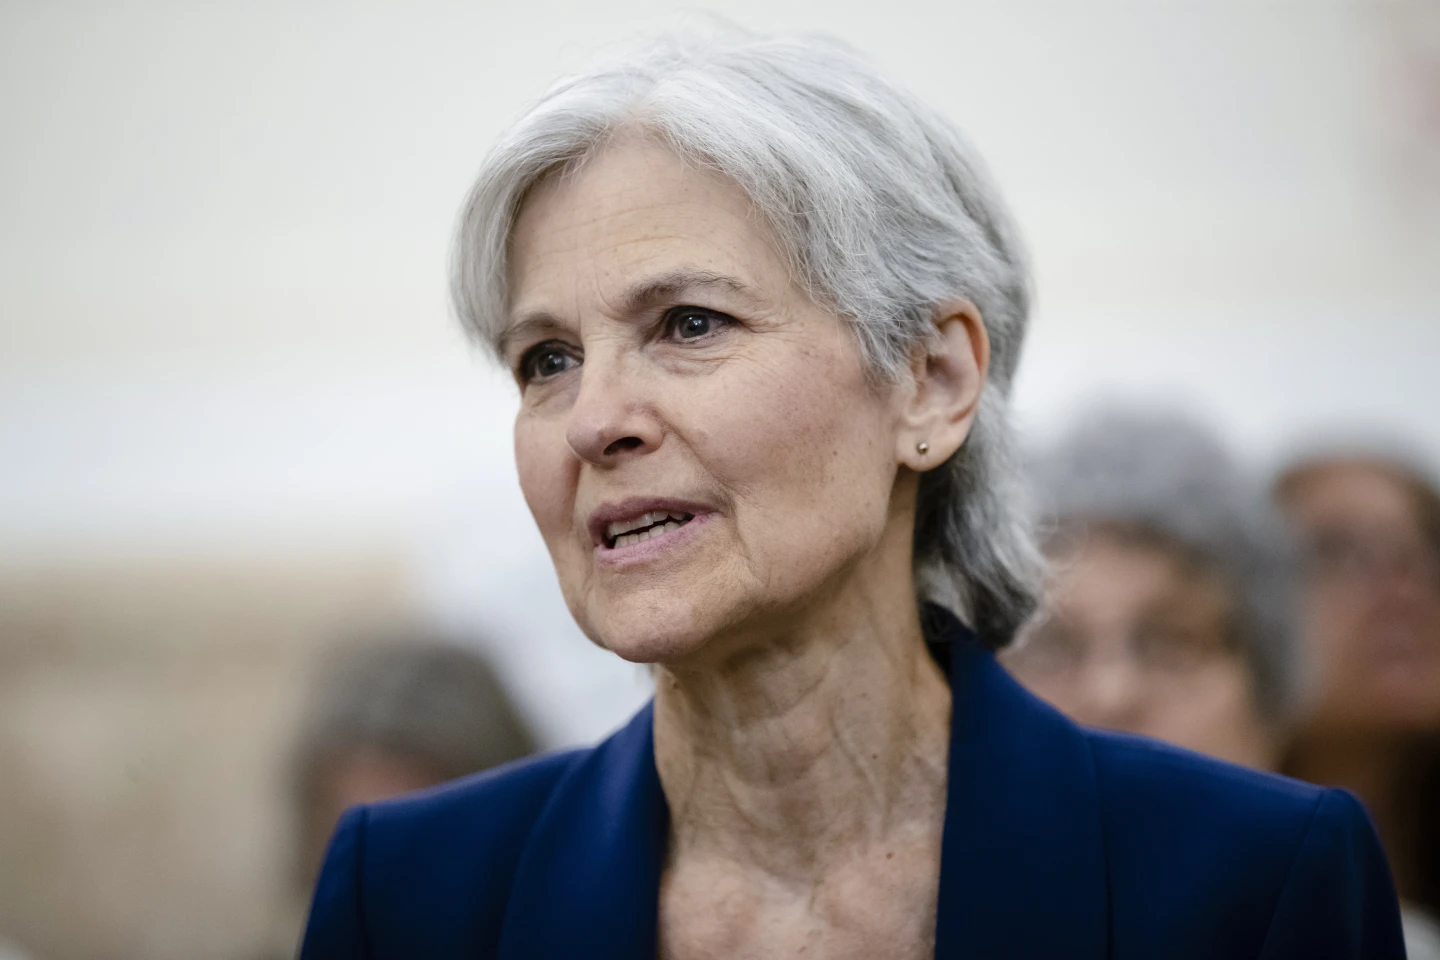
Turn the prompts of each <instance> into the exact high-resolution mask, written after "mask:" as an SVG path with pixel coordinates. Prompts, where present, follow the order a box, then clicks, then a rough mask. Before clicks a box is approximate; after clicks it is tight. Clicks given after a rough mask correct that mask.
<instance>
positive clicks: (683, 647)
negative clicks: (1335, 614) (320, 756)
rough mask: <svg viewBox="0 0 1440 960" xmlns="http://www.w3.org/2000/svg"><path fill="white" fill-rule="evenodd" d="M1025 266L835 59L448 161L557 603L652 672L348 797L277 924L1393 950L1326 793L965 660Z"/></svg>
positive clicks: (1018, 584) (962, 150)
mask: <svg viewBox="0 0 1440 960" xmlns="http://www.w3.org/2000/svg"><path fill="white" fill-rule="evenodd" d="M1027 282H1028V277H1027V273H1026V271H1025V268H1024V265H1023V263H1022V260H1021V257H1020V255H1019V252H1018V247H1017V242H1016V238H1015V235H1014V232H1013V230H1012V229H1011V227H1010V225H1009V221H1008V219H1007V218H1006V216H1005V215H1004V213H1003V211H1002V209H1001V207H1000V204H999V201H998V199H997V198H996V196H995V194H994V193H993V192H992V190H991V189H990V187H989V185H988V181H987V180H986V179H985V177H984V175H983V174H982V173H981V171H980V168H979V164H978V161H977V160H976V158H975V157H974V156H973V155H972V154H971V153H970V152H969V150H968V149H967V148H966V147H965V145H964V144H963V142H962V141H961V140H960V138H959V137H958V135H957V134H956V133H955V132H954V130H953V129H952V128H951V127H950V125H949V124H948V123H946V122H945V121H944V120H942V119H941V118H940V117H938V116H937V115H935V114H934V113H932V112H930V111H929V110H927V109H925V108H924V107H923V106H921V105H919V104H918V103H916V101H915V100H914V99H913V98H911V97H910V96H908V95H907V94H905V93H903V92H902V91H900V90H898V89H897V88H895V87H894V86H892V85H890V84H889V83H887V82H886V81H884V80H883V79H881V78H880V77H878V76H877V74H876V73H875V72H874V70H873V68H872V67H870V66H869V65H868V64H867V63H865V62H864V61H862V60H860V59H859V58H858V57H855V56H854V55H852V54H850V53H848V52H846V51H844V50H840V49H837V48H835V47H833V46H831V45H828V44H825V43H821V42H817V41H808V40H807V41H780V40H764V39H748V38H740V39H732V40H724V41H717V42H714V43H709V44H690V45H685V44H673V43H667V44H661V45H659V46H657V47H654V48H652V49H650V50H648V51H646V52H645V53H643V54H641V55H639V56H637V57H635V58H632V59H630V60H627V61H625V62H623V63H620V64H618V65H616V66H614V67H610V68H605V69H599V70H596V71H594V72H591V73H589V74H585V75H582V76H579V77H576V78H573V79H570V80H568V81H566V82H564V83H562V84H561V85H560V86H558V87H556V88H555V89H554V90H552V91H551V93H550V94H549V95H548V96H547V97H546V98H545V99H544V100H542V101H541V102H540V103H539V104H538V105H537V106H536V107H535V108H534V109H533V110H532V111H531V112H530V113H529V114H528V115H527V116H525V117H524V118H523V119H522V120H521V121H520V122H519V123H518V124H517V125H516V127H515V128H514V129H512V130H511V131H510V133H508V134H507V135H506V136H505V137H504V139H503V140H502V141H501V142H500V144H499V145H498V146H497V147H496V148H495V150H494V152H493V153H492V154H491V155H490V157H489V159H488V160H487V161H486V164H485V166H484V168H483V170H482V172H481V174H480V178H479V181H478V183H477V184H476V186H475V189H474V191H473V193H472V194H471V197H470V201H469V203H468V206H467V207H466V209H465V211H464V214H463V217H462V222H461V227H460V237H459V243H458V248H457V253H456V262H455V288H456V293H457V301H458V304H459V309H460V312H461V315H462V317H463V318H464V319H465V321H466V322H467V324H468V325H469V326H470V327H471V329H473V330H474V331H475V333H476V334H477V335H478V336H480V337H481V338H483V339H484V341H485V342H486V343H488V344H490V345H491V346H492V347H493V348H494V349H495V351H496V353H497V354H498V355H499V356H500V357H501V358H502V359H503V361H504V362H505V363H506V364H507V365H508V367H509V368H510V369H511V371H513V373H514V375H515V378H516V382H517V383H518V384H519V389H520V394H521V400H520V410H519V413H518V415H517V417H516V422H515V457H516V463H517V466H518V471H519V476H520V483H521V487H522V489H523V491H524V494H525V497H526V500H527V502H528V504H529V507H530V509H531V512H532V513H533V515H534V518H535V521H536V523H537V525H538V527H539V529H540V532H541V534H542V536H543V537H544V539H545V542H546V544H547V546H548V548H549V550H550V553H551V556H552V558H553V560H554V564H555V568H556V572H557V574H558V576H559V579H560V583H561V586H562V589H563V592H564V595H565V598H566V601H567V603H568V604H569V607H570V610H571V612H572V614H573V615H574V616H575V619H576V620H577V621H578V622H579V624H580V626H581V628H582V629H583V630H584V631H585V633H586V634H587V636H589V637H590V638H591V639H592V640H593V641H594V642H595V643H597V644H599V645H600V646H602V647H604V648H606V649H608V650H610V651H613V652H614V653H615V654H616V655H618V656H621V657H623V658H625V659H626V660H631V661H635V662H641V663H650V664H653V665H654V668H655V679H656V696H655V699H654V701H653V703H652V704H651V706H649V707H647V708H646V709H645V710H643V711H642V712H641V713H640V714H639V715H637V716H636V717H635V719H634V720H633V721H632V722H631V723H630V724H628V725H627V726H626V727H624V728H623V729H622V730H620V731H619V732H618V733H616V734H615V735H614V736H612V737H611V738H609V739H608V740H606V741H605V742H603V743H602V744H600V745H599V746H597V747H595V748H594V749H589V750H580V751H575V752H571V753H566V754H561V755H558V756H551V757H547V758H545V759H541V760H538V761H534V762H530V763H526V764H521V765H519V766H514V767H510V768H507V769H505V770H504V771H503V772H499V773H496V774H492V775H487V776H482V777H481V778H479V779H476V780H471V781H462V783H461V785H460V786H456V787H447V788H443V789H441V790H440V791H438V792H435V793H430V794H428V795H422V796H421V797H419V798H416V799H410V800H403V801H398V802H395V803H392V804H388V805H386V804H382V805H377V806H374V807H361V808H359V809H357V810H355V811H352V812H350V813H349V814H347V815H346V817H345V818H344V819H343V820H342V822H341V824H340V826H339V827H338V828H337V831H336V835H335V838H334V840H333V841H332V844H331V849H330V852H329V854H328V857H327V862H326V865H325V867H324V871H323V874H322V876H321V879H320V882H319V884H318V886H317V891H316V897H315V902H314V906H313V908H312V917H311V921H310V927H309V930H308V933H307V940H306V945H305V954H306V956H308V957H348V956H355V957H360V956H364V957H370V958H381V957H407V958H410V957H462V956H463V957H506V958H518V957H557V958H558V957H566V958H573V957H655V956H657V955H658V956H662V957H676V958H702V957H758V956H765V957H770V956H782V955H790V956H796V955H803V956H822V957H887V958H918V957H930V956H937V957H962V956H963V957H998V956H1005V957H1047V958H1049V957H1060V956H1063V957H1068V958H1085V957H1102V956H1109V957H1117V958H1119V957H1147V958H1151V957H1157V956H1166V957H1171V958H1177V957H1201V956H1205V957H1210V956H1214V957H1221V956H1223V957H1238V956H1264V957H1279V956H1287V957H1288V956H1309V957H1316V956H1319V957H1324V956H1345V957H1352V956H1353V957H1359V956H1362V955H1363V956H1366V957H1399V956H1401V953H1400V946H1399V940H1398V938H1399V926H1398V919H1397V913H1396V907H1395V901H1394V894H1393V892H1392V891H1391V889H1390V886H1389V881H1388V878H1387V874H1386V867H1385V863H1384V859H1383V856H1382V854H1381V853H1380V850H1379V848H1378V845H1377V843H1376V841H1375V839H1374V836H1373V833H1372V831H1371V829H1370V826H1369V823H1368V821H1367V820H1366V818H1365V815H1364V813H1363V812H1362V811H1361V809H1360V807H1359V805H1358V804H1357V803H1356V802H1355V801H1354V800H1353V799H1351V798H1350V797H1349V796H1348V795H1346V794H1343V793H1339V792H1324V791H1320V790H1318V789H1316V788H1312V787H1308V786H1303V785H1300V784H1295V783H1290V782H1285V781H1279V780H1272V779H1269V778H1266V777H1264V776H1261V775H1259V774H1252V773H1250V772H1248V771H1242V770H1239V769H1232V768H1230V767H1226V766H1221V765H1217V764H1216V763H1214V762H1211V761H1206V760H1202V759H1198V758H1194V757H1191V756H1189V755H1181V754H1175V753H1171V752H1169V751H1166V750H1164V749H1161V748H1157V747H1154V746H1151V745H1148V744H1146V743H1141V742H1135V741H1131V740H1124V739H1114V738H1111V737H1105V736H1101V735H1096V734H1089V733H1085V732H1083V731H1081V730H1080V729H1079V728H1078V727H1076V726H1074V725H1072V724H1071V723H1070V722H1069V721H1068V720H1065V719H1064V718H1063V717H1061V716H1060V715H1059V714H1058V713H1055V712H1054V711H1052V710H1051V709H1050V708H1048V707H1046V706H1044V705H1043V704H1041V703H1039V702H1038V701H1036V700H1034V699H1033V698H1031V697H1030V696H1029V695H1028V694H1026V693H1024V692H1023V691H1022V690H1021V689H1020V688H1019V687H1018V686H1017V685H1015V684H1014V683H1013V681H1011V680H1010V679H1009V678H1008V676H1007V675H1006V674H1005V673H1004V671H1003V669H1002V668H1001V667H999V666H998V665H997V664H996V663H995V661H994V659H993V656H992V654H991V652H990V650H991V648H993V647H998V646H1003V645H1004V644H1006V643H1007V642H1008V641H1009V640H1010V638H1011V637H1012V635H1013V634H1014V632H1015V630H1016V629H1017V628H1018V627H1019V626H1020V625H1021V624H1022V623H1023V622H1024V621H1025V619H1026V618H1027V617H1028V615H1029V614H1030V612H1031V610H1032V608H1033V607H1034V605H1035V595H1036V592H1037V586H1038V577H1037V572H1036V571H1037V563H1036V559H1035V554H1034V551H1033V550H1032V546H1031V542H1030V539H1029V537H1028V535H1027V532H1026V525H1025V523H1024V522H1023V520H1022V518H1021V516H1020V513H1019V512H1018V510H1017V508H1016V506H1015V504H1014V503H1013V501H1012V490H1013V484H1012V483H1011V478H1012V475H1011V471H1010V467H1009V460H1008V458H1007V452H1006V450H1007V441H1008V437H1007V433H1006V424H1005V412H1006V411H1005V403H1006V394H1007V392H1008V390H1009V387H1010V383H1011V380H1012V377H1013V375H1014V371H1015V365H1016V361H1017V359H1018V354H1019V347H1020V341H1021V336H1022V334H1023V330H1024V325H1025V320H1026V314H1027V309H1028V295H1027ZM917 594H918V595H919V596H922V597H925V598H927V599H929V600H932V601H942V602H943V603H944V604H946V605H948V609H947V608H946V607H945V606H942V605H940V604H933V603H932V604H931V605H927V606H925V607H923V608H922V607H921V606H920V604H918V603H917ZM927 640H928V641H930V642H929V644H928V645H927V642H926V641H927ZM1317 915H1318V916H1321V917H1323V918H1324V922H1322V923H1320V924H1318V925H1317V924H1316V923H1315V922H1314V918H1315V917H1316V916H1317Z"/></svg>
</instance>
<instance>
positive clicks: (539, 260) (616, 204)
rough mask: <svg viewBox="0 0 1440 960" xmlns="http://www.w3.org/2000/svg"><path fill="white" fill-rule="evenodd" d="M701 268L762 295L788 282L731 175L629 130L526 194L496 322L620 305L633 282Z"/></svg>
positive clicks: (780, 291)
mask: <svg viewBox="0 0 1440 960" xmlns="http://www.w3.org/2000/svg"><path fill="white" fill-rule="evenodd" d="M678 274H695V275H711V276H715V277H722V278H728V279H729V280H733V281H734V283H733V284H732V286H736V287H743V288H745V289H746V290H747V291H750V292H753V293H754V294H756V295H759V296H765V297H769V298H771V299H777V300H778V299H780V298H783V297H785V296H787V295H791V294H792V293H793V290H794V287H795V284H794V282H793V278H792V276H791V271H790V269H789V264H788V262H787V259H786V258H785V257H784V256H783V255H782V253H781V251H780V249H779V247H778V244H777V243H776V241H775V238H774V236H773V233H772V231H771V230H770V229H769V227H768V225H767V224H766V222H765V220H764V218H763V217H761V216H760V215H759V214H758V212H757V211H756V209H755V207H754V205H753V204H752V203H751V202H750V199H749V197H748V196H746V194H745V192H744V191H743V190H742V189H741V188H740V187H739V186H738V185H737V184H735V183H734V182H732V181H730V180H728V179H725V178H724V177H721V176H720V175H718V174H716V173H714V172H712V171H709V170H707V169H705V168H703V167H701V166H700V165H698V164H695V163H693V162H687V161H685V160H682V159H680V158H678V157H676V156H675V155H674V154H673V153H671V152H670V151H668V150H666V149H665V148H663V147H661V146H659V145H657V144H654V143H651V142H649V141H646V140H641V139H637V138H631V139H627V140H623V141H620V142H617V143H613V144H611V145H608V146H606V147H604V148H603V149H601V150H600V151H598V152H597V153H595V154H594V155H593V156H591V157H589V158H587V159H586V160H585V161H584V162H582V163H579V164H576V165H574V166H572V167H570V168H567V169H563V170H560V171H556V172H554V173H552V174H550V175H549V176H547V177H546V178H544V179H543V180H542V181H540V182H539V183H537V184H536V185H535V186H534V187H533V188H532V189H531V190H530V192H529V193H528V194H527V195H526V197H525V199H524V201H523V203H522V204H521V207H520V210H519V213H518V215H517V217H516V221H515V226H514V229H513V230H512V232H511V236H510V243H509V250H508V277H507V286H508V288H509V294H510V296H509V310H508V315H507V322H508V323H510V324H514V323H515V322H516V321H517V319H519V318H523V317H526V316H529V315H533V314H535V313H538V312H545V313H557V312H566V313H571V312H574V311H577V310H591V309H601V310H606V311H608V312H612V313H615V312H622V311H623V309H624V307H625V306H626V305H627V304H628V303H630V302H631V301H633V300H634V299H635V298H634V297H633V296H632V294H633V293H634V292H635V290H636V289H637V287H638V286H642V285H645V284H652V285H653V284H654V283H655V282H656V281H657V278H662V277H667V276H674V275H678Z"/></svg>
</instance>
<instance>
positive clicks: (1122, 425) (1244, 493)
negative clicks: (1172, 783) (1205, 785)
mask: <svg viewBox="0 0 1440 960" xmlns="http://www.w3.org/2000/svg"><path fill="white" fill-rule="evenodd" d="M1031 483H1032V484H1033V486H1034V494H1035V497H1036V501H1037V505H1038V506H1039V507H1040V510H1041V512H1042V515H1043V517H1044V529H1045V534H1046V536H1045V540H1044V546H1045V552H1046V555H1047V558H1048V560H1049V561H1050V564H1051V572H1050V579H1049V583H1048V584H1047V588H1048V589H1047V593H1046V599H1045V601H1044V604H1043V607H1042V612H1041V614H1040V616H1038V617H1037V618H1036V619H1035V620H1034V621H1033V622H1032V623H1031V624H1030V626H1029V627H1028V628H1027V629H1026V630H1025V632H1024V634H1023V637H1022V639H1021V640H1020V642H1019V643H1017V645H1016V646H1015V647H1014V648H1013V649H1011V650H1009V651H1006V654H1005V656H1004V661H1005V663H1006V665H1007V666H1009V667H1010V669H1011V671H1012V672H1013V673H1014V674H1015V675H1016V676H1017V677H1018V678H1019V679H1020V680H1021V682H1023V683H1024V684H1025V685H1026V686H1028V687H1029V688H1030V689H1031V690H1032V691H1034V692H1035V693H1037V694H1039V695H1040V696H1041V697H1043V698H1044V699H1045V700H1048V701H1049V702H1050V703H1052V704H1054V705H1055V706H1056V707H1059V708H1060V709H1061V710H1062V711H1064V712H1065V713H1066V714H1068V715H1069V716H1070V717H1072V718H1074V719H1075V720H1077V721H1078V722H1080V723H1083V724H1086V725H1089V726H1095V727H1103V728H1106V729H1110V730H1119V731H1124V732H1127V733H1136V734H1143V735H1145V736H1149V737H1154V738H1156V739H1159V740H1165V741H1168V742H1170V743H1174V744H1177V745H1179V746H1182V747H1186V748H1188V749H1191V750H1195V751H1198V752H1200V753H1206V754H1209V755H1211V756H1215V757H1219V758H1220V759H1222V760H1228V761H1231V762H1233V763H1241V764H1245V765H1247V766H1251V767H1255V768H1258V769H1262V770H1271V769H1274V768H1275V767H1276V765H1277V764H1278V762H1279V758H1280V752H1281V750H1282V749H1283V747H1284V742H1285V736H1286V732H1287V723H1288V721H1289V720H1290V718H1291V715H1292V711H1293V709H1294V707H1295V705H1296V701H1297V697H1298V695H1299V694H1300V692H1301V687H1302V682H1301V663H1300V661H1299V658H1298V656H1297V646H1296V644H1297V641H1296V637H1295V624H1294V613H1295V610H1294V606H1293V604H1294V599H1295V598H1294V586H1295V563H1294V551H1293V550H1292V549H1290V545H1289V540H1288V538H1287V536H1286V533H1285V530H1284V527H1283V524H1282V522H1281V521H1280V519H1279V517H1278V516H1277V515H1276V513H1275V511H1274V509H1273V508H1272V507H1271V506H1270V504H1269V502H1268V500H1267V498H1266V497H1265V496H1264V493H1263V491H1262V490H1261V488H1260V486H1259V485H1258V484H1257V483H1255V482H1253V481H1252V480H1250V479H1248V478H1247V477H1246V476H1244V475H1243V474H1242V472H1241V471H1240V469H1239V468H1238V467H1237V465H1236V464H1235V462H1234V461H1233V460H1232V459H1231V457H1230V455H1229V454H1228V453H1227V451H1226V450H1225V449H1224V447H1223V446H1222V445H1221V443H1220V442H1219V441H1218V440H1217V439H1216V438H1215V437H1214V436H1213V435H1212V434H1211V433H1210V432H1209V431H1207V430H1206V429H1204V428H1203V427H1202V426H1200V425H1199V424H1198V423H1196V422H1195V421H1193V420H1191V419H1189V418H1188V417H1185V416H1182V415H1178V414H1147V413H1141V412H1138V411H1135V412H1127V411H1124V410H1121V409H1108V410H1103V411H1098V412H1096V413H1095V414H1093V415H1092V416H1089V417H1087V418H1085V419H1084V420H1082V421H1081V423H1080V424H1079V426H1077V427H1076V428H1075V429H1073V430H1072V431H1071V432H1070V433H1069V434H1068V435H1066V436H1065V437H1063V438H1062V439H1061V440H1060V441H1059V442H1058V443H1056V444H1054V446H1053V447H1051V448H1050V449H1049V450H1047V451H1045V452H1044V453H1043V454H1042V455H1040V456H1038V457H1036V458H1035V459H1034V460H1033V462H1032V469H1031Z"/></svg>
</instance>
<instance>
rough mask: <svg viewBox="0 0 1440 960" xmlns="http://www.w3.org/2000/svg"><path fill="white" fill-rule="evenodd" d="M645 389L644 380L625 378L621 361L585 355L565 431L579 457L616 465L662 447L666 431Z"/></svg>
mask: <svg viewBox="0 0 1440 960" xmlns="http://www.w3.org/2000/svg"><path fill="white" fill-rule="evenodd" d="M642 386H643V385H642V383H641V378H639V377H637V376H634V375H628V376H627V371H626V369H625V364H624V362H623V359H622V358H620V357H606V356H604V355H603V354H601V355H597V354H596V353H593V352H592V353H591V354H588V355H587V356H586V358H585V363H584V365H583V366H582V367H581V368H580V389H579V392H578V393H576V395H575V402H574V404H573V405H572V406H571V408H570V423H569V425H568V427H567V428H566V431H565V439H566V441H567V442H568V443H569V444H570V449H571V450H574V451H575V455H576V456H577V457H579V458H580V459H581V460H584V461H585V462H587V463H592V464H594V465H595V466H613V465H615V464H617V463H620V462H622V461H624V460H626V459H628V458H630V457H634V456H641V455H643V454H645V453H648V452H650V451H652V450H654V449H656V448H657V447H659V446H660V440H661V438H662V436H663V430H662V429H661V426H660V423H659V421H658V419H657V418H656V417H655V414H654V407H653V404H652V403H651V402H650V400H649V398H647V397H646V396H644V391H643V390H642V389H641V387H642Z"/></svg>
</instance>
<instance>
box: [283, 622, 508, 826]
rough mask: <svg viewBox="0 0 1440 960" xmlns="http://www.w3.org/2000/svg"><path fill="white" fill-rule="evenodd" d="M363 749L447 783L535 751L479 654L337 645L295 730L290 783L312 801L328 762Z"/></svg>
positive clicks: (425, 642) (423, 640) (398, 641)
mask: <svg viewBox="0 0 1440 960" xmlns="http://www.w3.org/2000/svg"><path fill="white" fill-rule="evenodd" d="M361 749H370V750H377V751H381V752H384V753H388V754H391V755H394V756H398V757H400V758H404V759H409V760H414V761H418V762H420V763H422V764H424V765H425V767H426V768H427V769H429V770H431V771H433V772H434V774H435V775H436V776H437V777H438V778H440V779H445V780H449V779H454V778H455V777H461V776H464V775H466V774H469V773H474V772H476V771H479V770H486V769H489V768H490V767H495V766H499V765H500V764H502V763H508V762H509V761H511V760H517V759H519V758H520V757H523V756H526V755H527V754H530V753H532V752H534V750H535V743H534V741H533V739H532V737H531V734H530V731H529V730H528V729H527V727H526V725H525V723H524V721H523V720H522V719H521V718H520V715H519V714H518V713H517V712H516V710H515V707H514V706H513V705H512V703H511V701H510V697H509V695H508V694H507V693H506V691H505V687H504V686H503V685H502V684H501V682H500V680H499V678H498V677H496V675H495V673H494V671H493V670H492V669H491V668H490V665H489V664H488V663H487V662H486V661H485V659H484V657H482V656H481V655H480V654H479V653H477V652H475V651H473V650H469V649H466V648H465V647H462V646H459V645H458V644H455V643H452V642H450V641H448V640H446V639H444V638H440V637H433V636H426V635H423V634H420V635H415V634H397V635H395V636H393V637H389V638H379V639H370V640H363V641H359V642H356V643H354V644H352V645H344V646H341V647H339V648H337V650H335V651H334V653H333V654H332V655H331V656H330V657H329V658H328V659H327V660H326V661H325V662H324V663H323V664H322V666H321V669H320V670H319V672H318V673H317V674H316V678H315V684H314V687H313V689H312V693H311V699H310V701H309V703H308V705H307V709H306V712H305V716H304V719H303V721H302V724H301V731H300V736H299V738H298V743H297V747H296V756H295V762H296V774H297V780H298V783H297V785H298V787H299V788H300V792H301V796H302V799H303V798H306V797H311V796H313V791H314V790H315V789H316V787H317V784H318V780H319V778H320V777H322V776H323V775H324V770H325V766H326V764H327V762H329V761H331V760H333V759H336V758H339V757H343V756H344V755H345V754H346V753H348V752H350V751H354V750H361Z"/></svg>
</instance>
